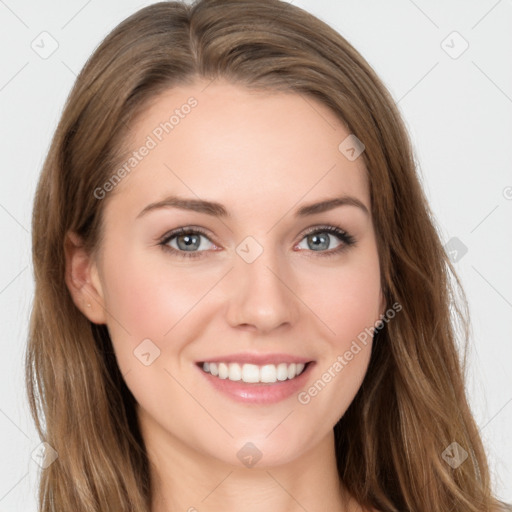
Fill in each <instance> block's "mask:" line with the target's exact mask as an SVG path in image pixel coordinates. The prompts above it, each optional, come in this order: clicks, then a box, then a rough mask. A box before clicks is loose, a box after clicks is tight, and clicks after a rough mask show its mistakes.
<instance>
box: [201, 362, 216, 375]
mask: <svg viewBox="0 0 512 512" xmlns="http://www.w3.org/2000/svg"><path fill="white" fill-rule="evenodd" d="M206 364H207V363H206ZM203 370H204V371H205V372H207V371H208V370H205V368H204V364H203ZM210 373H211V374H212V375H214V376H215V377H216V376H217V375H219V368H218V367H217V363H210Z"/></svg>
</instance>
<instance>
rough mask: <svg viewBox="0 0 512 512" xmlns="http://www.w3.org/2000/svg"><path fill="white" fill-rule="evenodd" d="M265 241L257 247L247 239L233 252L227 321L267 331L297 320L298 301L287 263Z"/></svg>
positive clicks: (255, 243) (253, 240) (252, 241)
mask: <svg viewBox="0 0 512 512" xmlns="http://www.w3.org/2000/svg"><path fill="white" fill-rule="evenodd" d="M270 238H271V237H267V238H266V241H265V243H264V244H263V243H260V242H258V241H257V240H256V239H254V238H253V237H247V238H246V239H244V240H243V241H242V242H241V243H240V244H239V245H238V246H237V248H236V253H237V254H236V258H235V263H234V269H233V272H231V279H232V280H233V285H232V290H233V292H232V294H230V300H231V303H230V306H229V321H230V323H231V324H232V325H233V326H234V325H250V326H252V327H254V328H255V329H257V330H261V331H265V332H267V331H270V330H272V329H275V328H277V327H279V326H280V325H282V324H283V323H285V324H286V323H293V322H294V321H295V320H296V318H297V314H298V311H297V299H296V298H295V297H294V294H293V292H292V290H293V283H291V282H287V281H290V280H291V279H292V276H291V273H290V272H289V268H288V267H287V264H286V260H285V259H284V258H283V257H282V255H280V254H278V251H277V249H276V247H273V246H271V244H270V242H269V240H270Z"/></svg>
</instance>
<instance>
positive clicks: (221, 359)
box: [200, 352, 312, 366]
mask: <svg viewBox="0 0 512 512" xmlns="http://www.w3.org/2000/svg"><path fill="white" fill-rule="evenodd" d="M311 361H312V360H311V359H308V358H307V357H300V356H294V355H291V354H250V353H247V352H245V353H241V354H229V355H225V356H218V357H211V358H209V357H207V358H205V359H203V360H202V361H200V362H201V363H203V362H208V363H242V364H255V365H258V366H261V365H265V364H279V363H287V364H292V363H303V364H306V363H309V362H311Z"/></svg>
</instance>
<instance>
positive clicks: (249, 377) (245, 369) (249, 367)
mask: <svg viewBox="0 0 512 512" xmlns="http://www.w3.org/2000/svg"><path fill="white" fill-rule="evenodd" d="M242 380H243V381H244V382H259V381H260V369H259V367H258V366H256V365H255V364H244V365H243V366H242Z"/></svg>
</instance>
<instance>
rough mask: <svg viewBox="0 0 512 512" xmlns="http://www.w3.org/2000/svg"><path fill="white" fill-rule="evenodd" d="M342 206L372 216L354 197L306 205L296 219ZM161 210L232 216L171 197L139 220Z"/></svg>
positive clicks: (220, 208) (212, 204)
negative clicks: (357, 209)
mask: <svg viewBox="0 0 512 512" xmlns="http://www.w3.org/2000/svg"><path fill="white" fill-rule="evenodd" d="M340 206H355V207H357V208H359V209H361V210H362V211H363V212H364V213H365V214H366V215H370V212H369V211H368V208H366V206H365V204H364V203H363V202H362V201H360V200H359V199H357V198H356V197H353V196H346V195H345V196H342V197H334V198H330V199H324V200H322V201H319V202H316V203H310V204H306V205H304V206H301V207H300V208H298V209H297V210H296V212H295V217H307V216H309V215H315V214H318V213H323V212H326V211H329V210H332V209H334V208H338V207H340ZM160 208H179V209H181V210H189V211H194V212H198V213H205V214H206V215H212V216H213V217H221V218H229V217H231V215H230V214H229V212H228V211H227V209H226V208H225V207H224V206H223V205H222V204H220V203H217V202H215V201H206V200H203V199H189V198H185V197H178V196H169V197H166V198H165V199H163V200H162V201H158V202H156V203H151V204H149V205H148V206H146V207H145V208H144V209H143V210H142V211H141V212H140V213H139V214H138V215H137V218H139V217H142V216H144V215H146V214H147V213H149V212H151V211H154V210H157V209H160Z"/></svg>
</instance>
